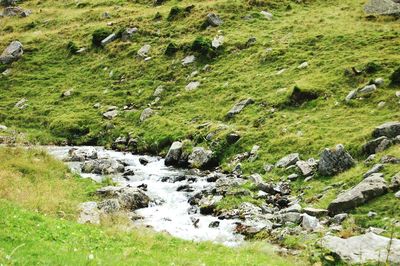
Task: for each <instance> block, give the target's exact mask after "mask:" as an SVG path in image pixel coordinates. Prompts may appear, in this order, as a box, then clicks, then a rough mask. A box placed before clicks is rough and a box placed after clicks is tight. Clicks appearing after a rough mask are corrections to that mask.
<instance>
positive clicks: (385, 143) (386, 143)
mask: <svg viewBox="0 0 400 266" xmlns="http://www.w3.org/2000/svg"><path fill="white" fill-rule="evenodd" d="M392 143H393V142H392V141H391V140H390V139H388V138H387V137H385V136H382V137H379V138H376V139H373V140H370V141H368V142H367V143H366V144H365V145H364V146H363V147H362V150H363V152H364V153H365V154H367V155H371V154H375V153H378V152H381V151H384V150H386V149H388V148H389V147H390V146H392Z"/></svg>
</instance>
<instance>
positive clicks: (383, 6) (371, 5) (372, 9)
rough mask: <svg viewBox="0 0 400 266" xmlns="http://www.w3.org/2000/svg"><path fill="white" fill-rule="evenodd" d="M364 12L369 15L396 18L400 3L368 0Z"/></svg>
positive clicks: (385, 0)
mask: <svg viewBox="0 0 400 266" xmlns="http://www.w3.org/2000/svg"><path fill="white" fill-rule="evenodd" d="M364 11H365V13H367V14H369V15H386V16H398V15H400V3H399V2H398V0H369V2H368V3H367V4H366V5H365V7H364Z"/></svg>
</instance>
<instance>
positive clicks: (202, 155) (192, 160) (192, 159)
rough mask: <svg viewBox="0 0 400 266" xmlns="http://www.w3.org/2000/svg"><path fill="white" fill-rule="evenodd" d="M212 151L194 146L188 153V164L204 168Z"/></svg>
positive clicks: (208, 162)
mask: <svg viewBox="0 0 400 266" xmlns="http://www.w3.org/2000/svg"><path fill="white" fill-rule="evenodd" d="M212 154H213V153H212V151H210V150H206V149H204V148H203V147H194V148H193V151H192V153H191V154H190V155H189V165H190V166H191V167H193V168H205V167H207V166H209V164H210V162H211V159H212Z"/></svg>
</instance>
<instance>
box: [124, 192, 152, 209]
mask: <svg viewBox="0 0 400 266" xmlns="http://www.w3.org/2000/svg"><path fill="white" fill-rule="evenodd" d="M118 201H119V204H120V205H121V207H122V208H125V209H128V210H130V211H134V210H137V209H141V208H146V207H148V206H149V203H150V198H149V197H148V196H147V195H146V194H145V193H144V192H143V191H142V190H141V189H138V188H124V189H123V190H122V191H121V192H120V194H119V195H118Z"/></svg>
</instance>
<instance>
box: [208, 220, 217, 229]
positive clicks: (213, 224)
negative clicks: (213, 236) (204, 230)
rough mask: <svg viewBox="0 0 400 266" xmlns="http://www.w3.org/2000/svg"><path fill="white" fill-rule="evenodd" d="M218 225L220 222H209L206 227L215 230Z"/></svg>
mask: <svg viewBox="0 0 400 266" xmlns="http://www.w3.org/2000/svg"><path fill="white" fill-rule="evenodd" d="M219 224H220V221H214V222H211V223H210V224H209V225H208V227H210V228H217V227H219Z"/></svg>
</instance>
